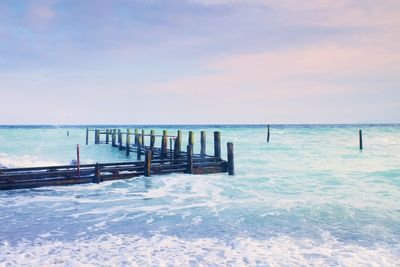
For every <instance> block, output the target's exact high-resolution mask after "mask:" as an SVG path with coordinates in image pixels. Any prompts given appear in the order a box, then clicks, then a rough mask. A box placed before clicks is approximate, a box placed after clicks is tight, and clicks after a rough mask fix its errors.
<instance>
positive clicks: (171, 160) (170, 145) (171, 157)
mask: <svg viewBox="0 0 400 267" xmlns="http://www.w3.org/2000/svg"><path fill="white" fill-rule="evenodd" d="M173 155H174V154H173V149H172V138H170V139H169V161H170V163H171V164H172V163H173Z"/></svg>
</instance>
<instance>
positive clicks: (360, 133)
mask: <svg viewBox="0 0 400 267" xmlns="http://www.w3.org/2000/svg"><path fill="white" fill-rule="evenodd" d="M358 137H359V143H360V150H363V138H362V130H359V131H358Z"/></svg>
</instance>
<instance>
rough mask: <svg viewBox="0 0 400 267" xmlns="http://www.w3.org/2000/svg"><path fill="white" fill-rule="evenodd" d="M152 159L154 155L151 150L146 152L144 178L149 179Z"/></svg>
mask: <svg viewBox="0 0 400 267" xmlns="http://www.w3.org/2000/svg"><path fill="white" fill-rule="evenodd" d="M151 158H152V153H151V151H150V150H146V154H145V157H144V176H146V177H149V176H150V174H151Z"/></svg>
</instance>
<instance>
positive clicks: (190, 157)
mask: <svg viewBox="0 0 400 267" xmlns="http://www.w3.org/2000/svg"><path fill="white" fill-rule="evenodd" d="M186 154H187V169H186V172H187V173H193V146H191V145H188V146H187V152H186Z"/></svg>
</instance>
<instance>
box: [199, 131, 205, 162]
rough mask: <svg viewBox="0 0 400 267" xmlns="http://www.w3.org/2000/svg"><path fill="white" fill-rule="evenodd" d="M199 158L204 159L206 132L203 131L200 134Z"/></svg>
mask: <svg viewBox="0 0 400 267" xmlns="http://www.w3.org/2000/svg"><path fill="white" fill-rule="evenodd" d="M200 146H201V149H200V156H201V157H202V158H205V157H206V132H205V131H201V133H200Z"/></svg>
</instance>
